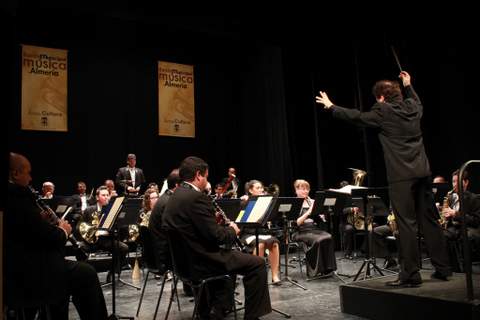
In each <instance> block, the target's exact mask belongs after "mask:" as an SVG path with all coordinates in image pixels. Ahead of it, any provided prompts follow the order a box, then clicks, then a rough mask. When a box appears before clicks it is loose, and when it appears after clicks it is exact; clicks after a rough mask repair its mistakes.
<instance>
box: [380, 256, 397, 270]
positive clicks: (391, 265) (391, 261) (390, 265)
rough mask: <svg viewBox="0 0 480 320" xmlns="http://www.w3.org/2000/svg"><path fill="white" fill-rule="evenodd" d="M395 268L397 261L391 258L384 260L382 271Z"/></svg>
mask: <svg viewBox="0 0 480 320" xmlns="http://www.w3.org/2000/svg"><path fill="white" fill-rule="evenodd" d="M396 266H397V261H395V259H393V258H387V259H385V263H384V264H383V268H384V269H392V268H395V267H396Z"/></svg>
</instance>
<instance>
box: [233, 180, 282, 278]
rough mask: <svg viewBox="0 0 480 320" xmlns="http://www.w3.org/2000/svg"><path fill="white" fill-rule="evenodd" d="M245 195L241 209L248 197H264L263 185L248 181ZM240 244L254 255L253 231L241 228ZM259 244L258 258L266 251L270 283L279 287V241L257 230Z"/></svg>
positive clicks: (264, 231) (263, 231)
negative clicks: (270, 273) (245, 246)
mask: <svg viewBox="0 0 480 320" xmlns="http://www.w3.org/2000/svg"><path fill="white" fill-rule="evenodd" d="M245 190H246V192H247V194H246V195H244V196H242V197H241V199H242V208H245V207H246V205H247V203H248V199H249V197H250V196H261V195H264V194H265V192H264V188H263V183H262V182H261V181H258V180H250V181H249V182H247V183H246V185H245ZM240 239H241V241H242V243H244V244H246V245H247V246H249V247H250V248H251V250H252V251H253V254H256V247H257V246H256V237H255V229H254V228H248V227H243V228H242V231H241V235H240ZM258 240H259V241H258V242H259V244H258V250H259V253H258V255H259V256H260V257H263V256H265V250H267V249H268V262H269V263H270V270H271V272H272V283H273V284H274V285H280V284H281V280H280V276H279V272H280V269H279V266H280V249H279V241H278V239H277V238H276V237H274V236H272V235H269V234H268V232H267V230H261V229H260V230H259V239H258Z"/></svg>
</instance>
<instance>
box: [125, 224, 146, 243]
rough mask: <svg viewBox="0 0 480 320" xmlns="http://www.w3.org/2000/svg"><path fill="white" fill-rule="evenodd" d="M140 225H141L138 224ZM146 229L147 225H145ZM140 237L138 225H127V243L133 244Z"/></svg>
mask: <svg viewBox="0 0 480 320" xmlns="http://www.w3.org/2000/svg"><path fill="white" fill-rule="evenodd" d="M140 225H142V224H140ZM147 227H148V223H147ZM139 236H140V228H139V227H138V224H129V225H128V241H131V242H135V241H137V239H138V237H139Z"/></svg>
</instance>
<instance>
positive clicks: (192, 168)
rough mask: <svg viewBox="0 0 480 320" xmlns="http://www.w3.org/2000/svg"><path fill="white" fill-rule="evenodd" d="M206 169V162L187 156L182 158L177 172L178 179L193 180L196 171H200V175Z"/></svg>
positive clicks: (203, 173)
mask: <svg viewBox="0 0 480 320" xmlns="http://www.w3.org/2000/svg"><path fill="white" fill-rule="evenodd" d="M207 170H208V164H207V163H206V162H205V161H203V160H202V159H200V158H198V157H187V158H185V159H183V161H182V163H181V164H180V168H179V174H180V180H182V181H193V179H194V178H195V174H196V173H197V171H199V172H200V174H201V175H202V176H204V175H205V173H206V172H207Z"/></svg>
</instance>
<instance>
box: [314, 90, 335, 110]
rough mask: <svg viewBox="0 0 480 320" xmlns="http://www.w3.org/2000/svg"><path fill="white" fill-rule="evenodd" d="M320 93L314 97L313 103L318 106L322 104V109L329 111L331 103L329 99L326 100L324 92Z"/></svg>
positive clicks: (326, 96)
mask: <svg viewBox="0 0 480 320" xmlns="http://www.w3.org/2000/svg"><path fill="white" fill-rule="evenodd" d="M319 93H320V96H316V97H315V102H316V103H320V104H323V107H324V108H325V109H330V108H331V107H332V106H333V103H332V101H330V99H329V98H328V95H327V93H326V92H324V91H319Z"/></svg>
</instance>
